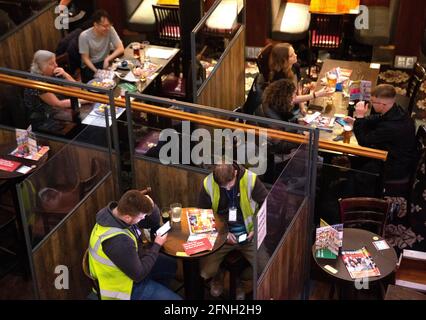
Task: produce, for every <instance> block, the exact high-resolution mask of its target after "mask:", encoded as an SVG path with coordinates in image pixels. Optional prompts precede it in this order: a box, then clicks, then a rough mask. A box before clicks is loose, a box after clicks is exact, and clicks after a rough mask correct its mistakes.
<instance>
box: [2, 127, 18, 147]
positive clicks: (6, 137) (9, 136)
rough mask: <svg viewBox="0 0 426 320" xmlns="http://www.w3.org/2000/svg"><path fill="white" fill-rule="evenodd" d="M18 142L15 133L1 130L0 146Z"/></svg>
mask: <svg viewBox="0 0 426 320" xmlns="http://www.w3.org/2000/svg"><path fill="white" fill-rule="evenodd" d="M13 141H16V137H15V132H14V131H11V130H6V129H3V128H1V129H0V144H3V143H11V142H13Z"/></svg>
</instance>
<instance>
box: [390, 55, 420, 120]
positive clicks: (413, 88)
mask: <svg viewBox="0 0 426 320" xmlns="http://www.w3.org/2000/svg"><path fill="white" fill-rule="evenodd" d="M425 80H426V70H425V68H424V67H423V66H422V65H421V64H420V63H418V62H416V63H415V64H414V68H413V73H412V75H411V77H410V80H409V82H408V87H407V93H406V94H405V96H402V95H397V96H396V102H397V103H398V104H399V105H400V106H401V107H403V108H404V109H405V110H407V112H408V114H409V115H410V116H411V114H412V113H413V108H414V104H415V102H416V96H417V93H418V92H419V89H420V86H421V85H422V82H423V81H425Z"/></svg>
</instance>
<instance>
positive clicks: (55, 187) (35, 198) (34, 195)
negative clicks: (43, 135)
mask: <svg viewBox="0 0 426 320" xmlns="http://www.w3.org/2000/svg"><path fill="white" fill-rule="evenodd" d="M84 136H85V132H84V130H83V132H81V134H80V135H78V136H77V137H75V138H74V139H73V140H72V141H70V142H69V143H67V144H66V145H64V146H63V147H62V148H61V149H60V150H58V151H57V152H56V153H55V154H54V155H53V156H51V157H49V158H47V157H46V158H42V159H40V160H39V161H38V163H37V165H38V166H39V168H37V170H36V171H35V172H34V173H33V174H31V175H30V176H28V177H27V178H26V179H25V180H24V181H22V182H21V183H20V184H18V185H17V191H18V199H19V206H20V210H21V218H22V225H23V226H24V228H25V229H27V231H28V237H29V244H30V247H31V248H34V247H36V246H37V245H38V244H39V243H40V242H42V241H43V240H44V239H45V238H47V237H48V235H49V234H50V233H51V232H53V231H54V230H55V229H56V228H57V227H58V226H59V225H60V224H61V222H62V221H64V220H65V219H66V218H67V217H68V215H70V214H71V213H72V212H73V211H74V210H75V209H76V208H77V207H78V206H79V205H80V204H81V203H82V201H83V200H84V199H85V197H87V196H88V195H89V194H90V193H91V192H92V191H93V190H95V189H96V187H97V185H98V184H99V183H100V182H101V181H103V180H104V179H105V178H106V177H107V176H109V175H110V173H111V158H110V152H109V151H108V149H106V148H96V147H94V146H93V145H91V144H86V143H85V141H84V139H80V138H81V137H84ZM41 143H43V142H42V140H41V141H40V144H41Z"/></svg>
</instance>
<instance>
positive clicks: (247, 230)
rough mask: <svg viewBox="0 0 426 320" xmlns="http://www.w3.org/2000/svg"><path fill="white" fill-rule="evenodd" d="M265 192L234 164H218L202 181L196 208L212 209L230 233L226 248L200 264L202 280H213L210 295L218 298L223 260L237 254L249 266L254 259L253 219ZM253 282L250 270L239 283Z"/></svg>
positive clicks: (241, 290) (250, 174)
mask: <svg viewBox="0 0 426 320" xmlns="http://www.w3.org/2000/svg"><path fill="white" fill-rule="evenodd" d="M267 194H268V191H267V190H266V188H265V186H264V185H263V183H262V182H261V181H260V180H259V179H258V178H257V176H256V174H255V173H253V172H251V171H249V170H247V169H245V168H244V167H242V166H240V165H237V164H226V163H221V164H217V165H216V166H215V167H214V169H213V172H212V173H211V174H210V175H209V176H207V177H206V178H205V179H204V183H203V188H202V190H201V192H200V197H199V202H198V205H199V207H200V208H203V209H210V208H211V209H213V211H214V212H215V213H216V214H218V215H219V216H221V217H222V218H223V220H224V221H226V222H227V225H228V229H229V233H228V239H227V242H226V244H225V245H224V246H223V247H222V248H220V249H219V250H218V251H216V252H215V253H213V254H211V255H209V256H207V257H205V258H204V259H202V260H201V276H202V277H203V278H204V279H210V278H213V279H212V283H211V290H210V293H211V294H212V296H215V297H217V296H219V295H221V294H222V291H223V272H221V271H220V270H219V267H220V264H221V262H222V261H223V259H224V258H225V256H226V255H227V254H228V253H229V252H231V251H233V250H239V251H241V253H242V254H243V255H244V256H245V257H246V259H247V260H248V261H249V262H250V263H251V264H252V263H253V261H254V259H255V250H256V249H255V246H254V243H253V242H252V240H253V236H254V226H253V218H254V216H255V215H256V213H257V210H258V208H259V207H260V206H261V205H262V203H263V201H264V200H265V198H266V196H267ZM251 278H252V272H251V268H248V269H247V270H245V271H244V272H243V274H242V275H241V280H249V279H251ZM242 284H243V283H240V285H239V286H238V288H237V299H244V288H243V287H242Z"/></svg>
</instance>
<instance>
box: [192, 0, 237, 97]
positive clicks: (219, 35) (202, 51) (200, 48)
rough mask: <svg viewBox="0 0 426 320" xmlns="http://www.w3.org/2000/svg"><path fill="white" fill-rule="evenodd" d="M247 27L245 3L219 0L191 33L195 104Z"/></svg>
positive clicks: (234, 0)
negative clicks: (227, 50)
mask: <svg viewBox="0 0 426 320" xmlns="http://www.w3.org/2000/svg"><path fill="white" fill-rule="evenodd" d="M244 24H245V1H244V0H217V1H216V2H215V3H214V4H213V6H212V7H211V8H210V10H209V11H208V12H207V13H206V14H205V15H204V17H203V18H202V19H201V20H200V22H199V23H198V24H197V26H196V27H195V28H194V30H193V31H192V32H191V59H192V81H193V88H194V89H193V90H194V101H196V96H197V93H198V92H199V91H200V89H201V88H202V87H203V85H204V84H205V83H206V82H207V80H208V79H209V77H210V75H211V74H213V73H214V72H215V70H216V69H217V68H218V67H219V65H220V63H221V60H222V59H223V57H224V56H225V53H226V49H227V47H228V45H229V44H230V43H231V42H232V40H233V39H234V37H235V35H236V34H237V32H238V30H239V29H240V28H241V26H243V25H244Z"/></svg>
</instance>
